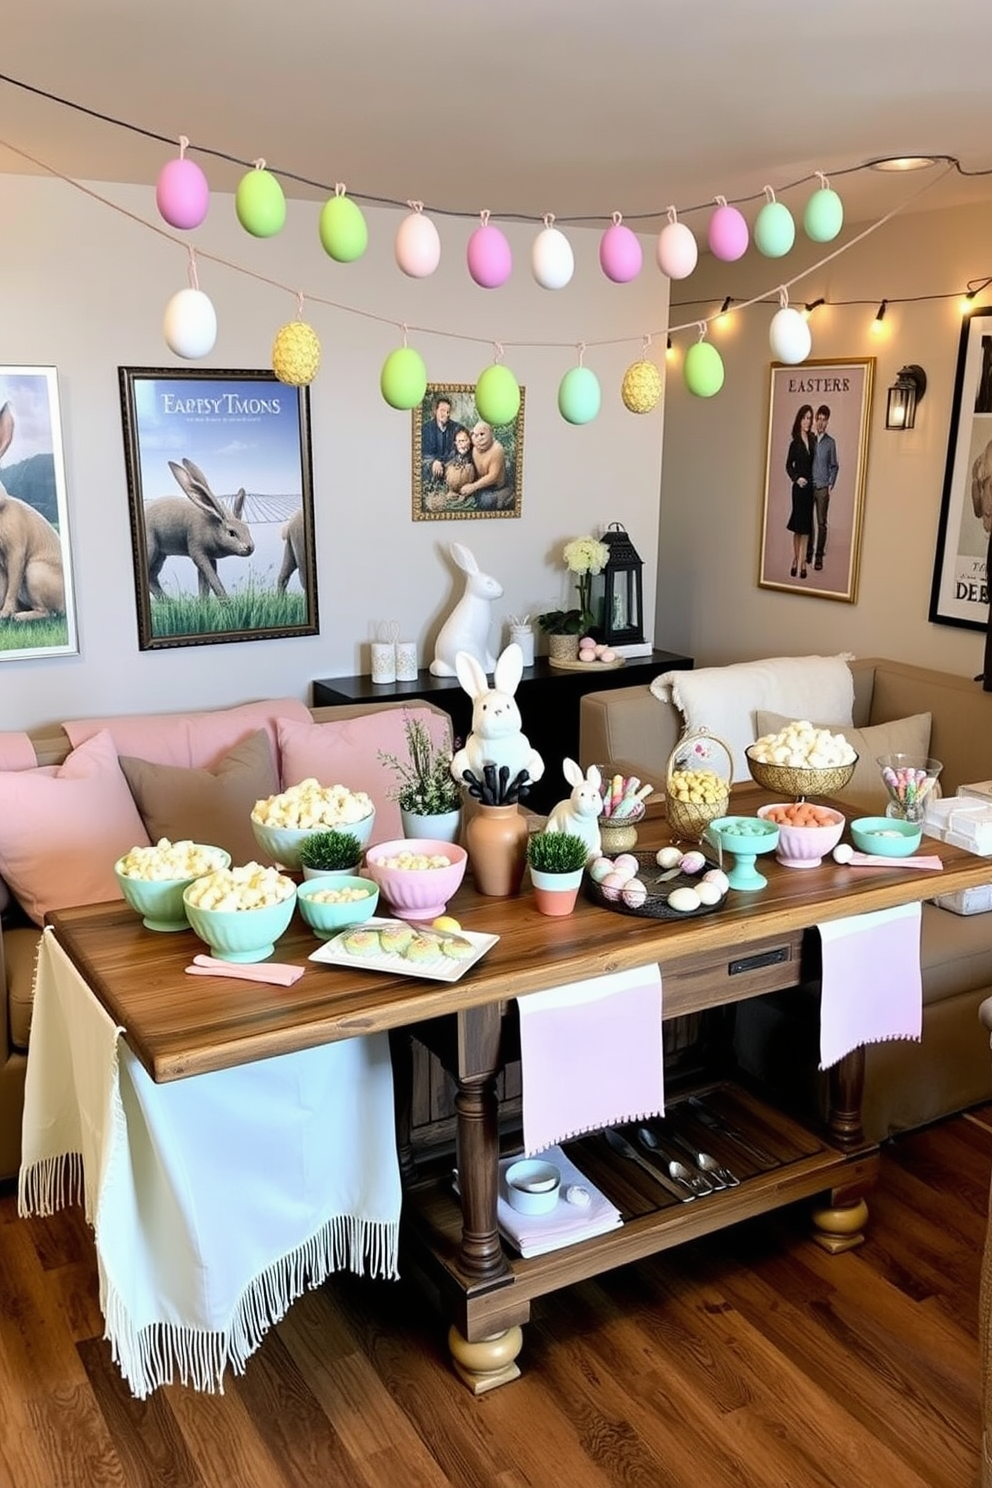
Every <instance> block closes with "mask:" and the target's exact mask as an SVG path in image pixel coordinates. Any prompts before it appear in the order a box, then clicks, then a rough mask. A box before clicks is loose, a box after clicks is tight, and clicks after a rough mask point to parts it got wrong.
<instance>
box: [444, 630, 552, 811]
mask: <svg viewBox="0 0 992 1488" xmlns="http://www.w3.org/2000/svg"><path fill="white" fill-rule="evenodd" d="M455 667H456V672H457V676H458V680H459V682H460V683H461V684H462V687H463V688H464V689H465V691H466V692H467V693H468V695H469V697H470V698H471V699H472V732H471V733H470V734H469V736H468V738H467V739H466V741H465V747H464V749H459V750H458V752H457V754H456V755H455V757H454V759H453V760H452V761H451V773H452V775H453V776H454V777H455V779H456V780H457V781H459V782H461V781H462V780H463V779H464V775H465V771H466V770H471V772H472V774H473V775H474V776H475V778H476V779H477V780H482V778H483V774H482V772H483V770H484V768H485V766H486V765H495V766H496V768H497V770H499V769H501V768H502V767H503V766H504V765H505V766H506V767H507V769H508V770H509V780H510V781H511V782H512V781H513V780H515V779H516V777H517V776H518V775H519V774H520V771H521V770H526V771H527V774H528V775H529V777H530V779H531V780H532V781H537V780H540V778H541V776H542V775H543V774H544V761H543V760H542V758H541V756H540V755H539V754H538V752H537V750H536V749H532V748H531V747H530V740H529V739H528V738H527V736H526V734H523V733H521V731H520V709H519V708H518V707H517V703H516V699H515V698H514V696H513V694H514V693H515V692H516V690H517V687H518V686H519V683H520V678H521V675H522V673H523V669H524V658H523V652H522V651H521V649H520V647H519V646H518V645H517V643H516V642H515V641H512V642H511V643H510V645H509V646H507V648H506V650H505V651H502V652H501V653H500V657H499V660H498V661H497V662H496V668H495V672H494V675H493V682H494V684H495V685H494V686H493V687H490V686H489V679H488V678H487V676H486V674H485V672H484V671H483V669H482V667H481V666H480V665H479V662H478V661H477V660H476V658H475V657H474V656H471V655H469V653H468V652H467V651H459V652H458V653H457V655H456V656H455Z"/></svg>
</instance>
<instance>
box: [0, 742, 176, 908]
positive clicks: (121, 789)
mask: <svg viewBox="0 0 992 1488" xmlns="http://www.w3.org/2000/svg"><path fill="white" fill-rule="evenodd" d="M147 842H148V833H147V832H146V831H145V829H144V826H143V825H142V821H141V817H140V816H139V815H138V809H137V807H136V806H135V804H134V801H133V800H132V798H131V792H130V791H129V790H128V788H127V781H126V780H125V779H124V775H123V772H122V771H121V767H120V765H119V764H118V763H117V750H116V749H115V748H114V741H113V739H111V737H110V735H109V734H108V733H107V732H105V731H104V732H102V733H98V734H95V735H94V736H93V738H92V739H88V740H87V741H86V743H85V744H82V745H80V747H79V748H78V749H74V750H73V751H72V753H71V754H70V755H69V756H68V758H67V759H66V761H65V763H64V764H61V765H44V766H41V767H40V768H38V769H34V770H9V771H8V770H3V771H0V873H2V874H3V877H4V878H5V879H6V880H7V882H8V884H9V885H10V887H11V889H12V890H13V892H14V894H15V895H16V896H17V898H18V899H19V900H20V903H21V905H22V907H23V908H24V910H25V912H26V913H27V914H28V915H30V917H31V919H32V920H34V922H35V924H36V925H40V924H42V922H43V921H44V918H45V915H46V914H47V913H48V911H49V910H53V909H66V908H67V907H68V906H69V905H72V904H100V903H102V902H103V901H104V900H107V899H120V898H121V893H120V889H119V888H118V886H117V879H116V878H115V876H114V864H115V863H116V861H117V859H118V858H119V857H121V856H122V854H124V853H126V852H127V850H128V848H131V847H135V846H137V845H138V844H142V845H143V844H146V843H147Z"/></svg>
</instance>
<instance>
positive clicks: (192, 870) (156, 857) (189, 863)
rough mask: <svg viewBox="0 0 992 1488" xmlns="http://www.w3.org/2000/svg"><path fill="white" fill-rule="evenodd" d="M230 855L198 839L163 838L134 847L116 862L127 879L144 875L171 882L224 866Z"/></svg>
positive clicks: (148, 877) (158, 881)
mask: <svg viewBox="0 0 992 1488" xmlns="http://www.w3.org/2000/svg"><path fill="white" fill-rule="evenodd" d="M226 856H227V854H226V853H223V852H221V850H220V849H219V848H216V847H204V846H203V845H202V844H201V843H199V842H190V841H188V840H185V839H184V840H183V841H182V842H170V841H169V839H168V837H160V838H159V840H158V842H156V843H155V844H154V846H152V847H132V848H131V850H130V852H126V853H125V854H124V856H123V857H122V858H121V859H120V861H119V863H118V864H117V868H118V871H119V872H120V873H122V874H123V875H124V877H125V878H142V879H146V880H148V881H149V882H153V883H172V882H175V880H176V879H185V878H200V877H201V875H202V874H204V873H211V872H212V871H213V870H214V869H215V868H222V867H223V866H224V859H225V858H226Z"/></svg>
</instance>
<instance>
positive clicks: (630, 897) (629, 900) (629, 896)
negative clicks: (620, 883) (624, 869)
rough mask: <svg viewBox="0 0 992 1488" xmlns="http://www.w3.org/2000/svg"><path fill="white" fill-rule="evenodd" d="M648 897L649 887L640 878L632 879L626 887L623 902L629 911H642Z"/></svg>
mask: <svg viewBox="0 0 992 1488" xmlns="http://www.w3.org/2000/svg"><path fill="white" fill-rule="evenodd" d="M647 897H648V891H647V886H646V885H645V884H643V883H642V882H641V880H640V879H639V878H632V879H631V880H630V882H629V883H628V884H625V885H624V889H623V902H624V904H626V906H627V908H628V909H640V907H641V905H642V904H643V903H644V901H645V900H646V899H647Z"/></svg>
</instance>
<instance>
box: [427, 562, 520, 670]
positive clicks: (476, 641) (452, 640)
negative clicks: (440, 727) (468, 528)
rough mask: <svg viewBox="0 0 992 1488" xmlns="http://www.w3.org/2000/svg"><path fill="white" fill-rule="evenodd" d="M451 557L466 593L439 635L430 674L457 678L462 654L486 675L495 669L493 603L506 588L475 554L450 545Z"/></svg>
mask: <svg viewBox="0 0 992 1488" xmlns="http://www.w3.org/2000/svg"><path fill="white" fill-rule="evenodd" d="M451 556H452V558H453V559H454V560H455V562H456V563H457V564H458V567H459V568H460V569H461V570H462V572H463V573H464V574H465V592H464V593H463V595H462V597H461V599H460V600H459V601H458V603H457V604H456V605H455V608H454V609H453V610H452V612H451V614H450V615H449V616H448V618H447V620H445V622H444V624H443V625H442V626H441V629H440V630H439V631H438V636H437V641H436V642H435V645H434V660H433V661H432V662H431V667H430V669H431V672H432V674H433V675H434V676H435V677H456V676H457V675H458V672H457V669H456V667H455V658H456V656H457V655H458V653H459V651H465V652H467V653H468V655H469V656H474V657H475V659H476V661H477V662H479V664H480V665H481V667H482V669H483V671H485V672H491V671H492V669H493V667H494V666H495V665H496V658H495V657H494V656H493V654H492V652H491V651H490V649H489V631H490V627H491V625H492V602H493V600H494V599H499V597H500V596H501V594H502V593H503V585H502V584H501V583H500V582H499V580H498V579H494V578H493V577H492V575H491V574H485V573H483V572H482V570H481V569H480V568H479V565H478V563H476V561H475V558H474V556H473V555H472V553H470V552H469V550H468V548H466V547H464V546H463V545H462V544H461V543H457V542H453V543H452V544H451ZM464 685H465V684H464V683H463V684H462V686H464ZM465 690H466V692H467V691H468V688H466V689H465Z"/></svg>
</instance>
